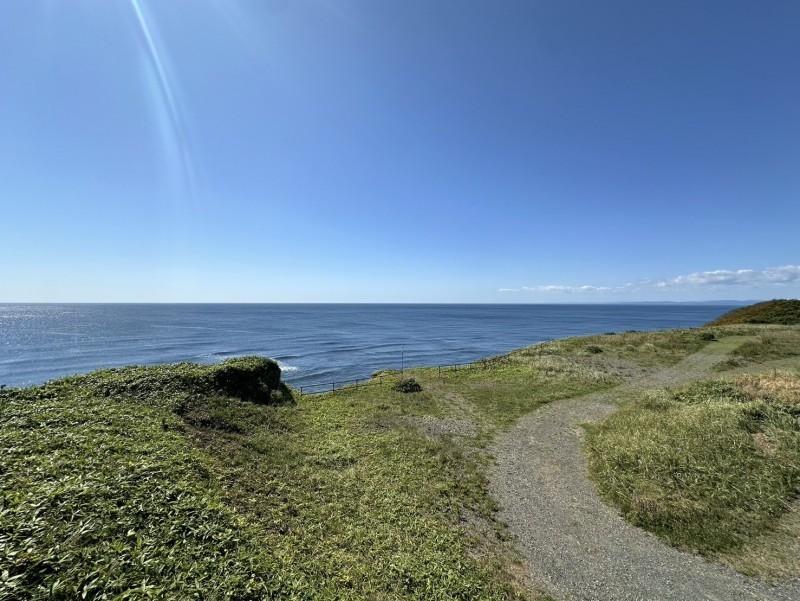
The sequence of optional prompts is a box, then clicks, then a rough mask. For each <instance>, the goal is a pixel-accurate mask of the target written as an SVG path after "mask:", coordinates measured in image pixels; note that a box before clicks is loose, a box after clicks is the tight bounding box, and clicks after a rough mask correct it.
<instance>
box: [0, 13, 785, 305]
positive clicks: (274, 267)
mask: <svg viewBox="0 0 800 601" xmlns="http://www.w3.org/2000/svg"><path fill="white" fill-rule="evenodd" d="M798 32H800V2H797V0H787V1H781V0H770V1H767V2H756V1H752V0H748V1H738V0H724V1H697V0H669V1H658V0H653V1H646V2H643V1H641V0H628V1H618V0H608V1H604V2H593V1H580V2H578V1H572V0H550V1H539V0H524V1H515V0H503V1H502V2H498V1H496V0H485V1H474V0H453V1H445V0H433V1H431V0H424V1H423V0H402V1H399V0H398V1H394V0H392V1H388V0H360V1H353V0H317V1H307V0H169V1H161V0H158V1H156V0H102V1H101V0H70V1H69V2H67V1H60V0H3V1H2V2H0V218H1V221H0V223H2V226H3V227H2V236H0V301H255V302H260V301H264V302H269V301H309V302H316V301H398V302H404V301H407V302H437V301H441V302H562V301H568V302H598V301H614V300H659V299H664V300H685V299H709V298H744V299H753V298H772V297H785V296H799V295H800V34H799V33H798Z"/></svg>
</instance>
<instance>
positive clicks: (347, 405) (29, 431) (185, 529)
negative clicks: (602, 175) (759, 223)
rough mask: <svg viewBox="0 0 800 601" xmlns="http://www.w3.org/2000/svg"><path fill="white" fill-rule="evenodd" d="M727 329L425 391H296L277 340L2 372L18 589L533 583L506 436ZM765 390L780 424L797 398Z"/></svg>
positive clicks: (168, 590)
mask: <svg viewBox="0 0 800 601" xmlns="http://www.w3.org/2000/svg"><path fill="white" fill-rule="evenodd" d="M750 327H751V326H748V328H750ZM722 329H723V328H720V330H722ZM709 343H710V342H709V340H708V331H704V330H683V331H671V332H662V333H638V332H628V333H622V334H607V335H603V336H592V337H587V338H579V339H568V340H561V341H555V342H551V343H546V344H541V345H536V346H533V347H530V348H527V349H522V350H519V351H516V352H513V353H510V354H508V355H505V356H503V357H498V358H494V359H491V360H486V361H482V362H479V363H476V364H475V365H474V366H472V367H471V368H467V369H458V370H455V369H453V370H439V369H436V368H433V369H431V368H425V369H414V370H406V373H405V374H404V376H405V377H413V378H414V379H415V380H416V383H417V384H418V386H413V387H408V386H401V387H400V388H401V389H402V390H411V389H412V388H413V390H415V391H411V392H400V391H396V390H393V389H392V384H393V383H395V382H398V381H399V379H400V378H399V376H400V374H392V373H388V374H385V375H384V378H383V382H384V385H378V384H375V385H371V386H364V387H360V388H351V389H344V390H342V391H337V392H336V393H329V394H323V395H314V396H305V397H298V398H295V397H294V396H293V395H292V391H291V390H290V389H289V388H287V387H286V386H284V385H283V384H281V383H280V381H279V376H280V372H279V370H278V368H277V365H275V364H274V363H273V362H271V361H268V360H264V359H259V358H245V359H237V360H232V361H229V362H226V363H223V364H220V365H215V366H198V365H194V364H178V365H170V366H159V367H131V368H124V369H114V370H105V371H99V372H95V373H92V374H88V375H85V376H79V377H73V378H67V379H64V380H59V381H55V382H52V383H49V384H47V385H44V386H39V387H33V388H28V389H19V390H17V389H10V390H9V389H7V390H4V391H0V566H1V567H0V600H3V601H5V600H10V599H26V598H63V599H72V598H76V597H82V598H85V599H103V598H119V599H126V598H136V599H138V598H203V599H262V598H280V599H340V598H348V599H433V600H436V599H475V598H480V599H514V598H522V597H528V596H530V595H534V596H535V593H533V592H531V591H530V590H529V589H528V588H527V583H522V582H520V581H519V580H518V577H517V576H516V574H518V573H519V570H518V568H517V567H516V565H515V555H514V552H513V550H512V549H511V548H510V546H509V544H508V541H507V534H506V531H505V529H504V527H503V525H502V524H500V523H498V522H497V521H496V519H495V514H496V507H495V505H494V502H493V501H492V499H491V497H490V496H489V494H488V492H487V483H486V472H487V466H488V464H489V461H491V458H490V457H489V456H488V454H487V451H486V447H487V444H488V443H489V441H490V440H491V439H492V437H493V436H494V435H495V434H496V433H497V432H498V431H499V430H501V429H503V428H506V427H508V426H509V425H510V424H512V423H513V422H514V420H516V419H517V418H518V417H519V416H521V415H523V414H525V413H528V412H530V411H532V410H534V409H535V408H536V407H538V406H540V405H541V404H543V403H547V402H549V401H552V400H554V399H559V398H564V397H568V396H573V395H579V394H583V393H587V392H591V391H596V390H602V389H608V388H610V387H613V386H615V385H616V384H618V383H620V382H622V381H623V379H625V378H626V377H629V376H631V375H641V374H643V373H646V372H647V370H650V369H654V367H660V366H669V365H673V364H675V363H676V362H678V361H679V360H680V359H682V358H684V357H686V356H687V355H688V354H690V353H693V352H694V351H696V350H698V349H699V348H701V347H703V346H704V345H706V344H709ZM711 344H717V343H713V342H711ZM376 382H377V381H376ZM420 389H421V390H420ZM743 394H744V393H743ZM659 402H662V401H659ZM663 402H669V403H684V404H686V405H692V404H694V405H698V406H700V405H702V403H697V402H688V401H681V400H676V399H667V401H663ZM737 402H739V401H737ZM748 402H750V401H748ZM759 402H760V403H761V405H758V406H759V407H761V406H762V405H763V407H766V408H767V409H768V410H769V413H768V415H769V416H770V420H769V423H770V424H771V423H772V422H773V421H775V420H773V416H774V415H779V416H782V415H784V414H787V413H786V412H787V411H789V409H786V408H784V406H783V405H780V406H779V405H778V404H775V402H774V401H769V400H763V399H762V401H759ZM753 403H756V401H752V402H751V403H750V404H751V405H752V404H753ZM740 404H741V405H742V406H744V405H747V403H745V402H740ZM753 406H756V405H753ZM765 411H766V409H765ZM775 412H778V413H775ZM753 419H755V418H753ZM776 419H777V418H776ZM781 419H783V418H781ZM775 423H778V422H775ZM780 423H781V424H783V423H784V422H780ZM608 428H609V431H611V429H612V428H613V425H609V426H608ZM771 432H772V430H769V432H768V434H769V435H770V436H771ZM787 436H788V434H787ZM786 440H789V441H790V440H791V439H788V438H787V439H786ZM768 441H769V444H771V445H772V444H777V445H778V446H776V447H775V448H776V452H779V453H788V452H789V451H786V449H785V448H784V446H782V445H783V443H784V442H785V440H784V439H782V438H780V439H779V442H780V444H778V443H773V442H772V439H771V438H769V439H768ZM779 457H780V458H781V459H783V458H784V455H780V456H779ZM786 457H788V455H786ZM783 469H785V472H783V477H784V478H785V481H786V482H793V480H792V478H794V477H795V476H794V472H792V471H791V470H790V469H789V468H788V467H784V468H783ZM768 473H769V472H767V474H768ZM764 478H766V479H767V480H768V481H769V482H772V480H769V478H768V476H767V475H765V476H764ZM747 507H750V505H747ZM769 511H772V510H771V509H770V510H769ZM697 515H702V514H697ZM769 519H771V518H769ZM769 519H767V520H766V522H765V523H767V522H769Z"/></svg>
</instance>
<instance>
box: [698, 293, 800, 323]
mask: <svg viewBox="0 0 800 601" xmlns="http://www.w3.org/2000/svg"><path fill="white" fill-rule="evenodd" d="M745 323H752V324H775V325H784V326H789V325H798V324H800V300H796V299H776V300H771V301H766V302H763V303H756V304H755V305H748V306H746V307H740V308H738V309H734V310H732V311H728V312H727V313H725V314H724V315H723V316H722V317H720V318H719V319H716V320H714V321H712V322H711V323H709V324H708V325H710V326H727V325H734V324H745Z"/></svg>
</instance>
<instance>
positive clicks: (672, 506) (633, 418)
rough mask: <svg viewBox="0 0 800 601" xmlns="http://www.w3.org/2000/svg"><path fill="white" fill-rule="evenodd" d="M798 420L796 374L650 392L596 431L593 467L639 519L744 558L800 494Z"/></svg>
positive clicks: (710, 550)
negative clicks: (743, 554) (749, 547)
mask: <svg viewBox="0 0 800 601" xmlns="http://www.w3.org/2000/svg"><path fill="white" fill-rule="evenodd" d="M799 418H800V376H798V375H797V374H791V373H781V372H773V373H771V374H762V375H758V376H742V377H740V378H739V379H737V380H735V381H725V380H716V381H705V382H700V383H696V384H693V385H690V386H688V387H686V388H684V389H682V390H678V391H662V392H656V393H651V394H650V395H649V396H647V398H645V399H643V400H640V401H638V402H634V403H631V404H629V405H628V406H626V407H624V408H623V409H622V410H620V411H619V412H617V413H616V414H614V415H613V416H611V417H610V418H609V419H608V420H606V421H605V422H604V423H603V424H601V425H599V426H595V427H592V428H590V430H589V434H588V438H587V452H588V455H589V465H590V471H591V474H592V477H593V478H594V479H595V481H596V482H597V484H598V486H599V489H600V491H601V493H602V494H603V495H604V497H605V498H606V499H607V500H608V501H609V502H611V503H613V504H614V505H616V506H618V507H619V508H620V509H621V510H622V512H623V514H624V515H625V517H626V518H627V519H629V520H630V521H631V522H633V523H634V524H636V525H638V526H641V527H643V528H645V529H647V530H650V531H652V532H654V533H656V534H657V535H659V536H661V537H662V538H664V539H665V540H667V541H668V542H670V543H671V544H674V545H677V546H679V547H682V548H687V549H691V550H697V551H699V552H701V553H703V554H706V555H709V556H718V557H721V556H727V557H729V558H730V557H733V558H736V557H737V553H738V554H739V555H738V556H739V558H740V559H744V558H742V557H741V552H742V551H746V549H747V548H748V546H753V545H754V543H755V542H756V541H758V540H759V538H760V537H762V536H764V534H765V533H768V532H769V531H770V530H773V529H775V527H776V526H777V525H778V524H779V522H780V520H781V517H782V515H783V514H784V513H785V512H786V511H787V510H788V508H789V507H790V506H791V502H792V501H793V499H794V498H795V497H796V496H797V495H798V493H800V421H799ZM781 561H784V562H785V563H786V562H788V563H792V562H794V563H793V565H794V566H796V565H797V564H796V558H795V557H788V556H783V557H782V559H781ZM741 565H743V564H741ZM784 567H785V566H784ZM794 569H795V568H792V570H794ZM790 571H791V570H790Z"/></svg>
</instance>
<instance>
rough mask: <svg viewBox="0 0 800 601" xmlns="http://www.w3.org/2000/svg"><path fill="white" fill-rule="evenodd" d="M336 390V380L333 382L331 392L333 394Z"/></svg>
mask: <svg viewBox="0 0 800 601" xmlns="http://www.w3.org/2000/svg"><path fill="white" fill-rule="evenodd" d="M334 390H336V380H334V381H333V382H331V392H333V391H334Z"/></svg>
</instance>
